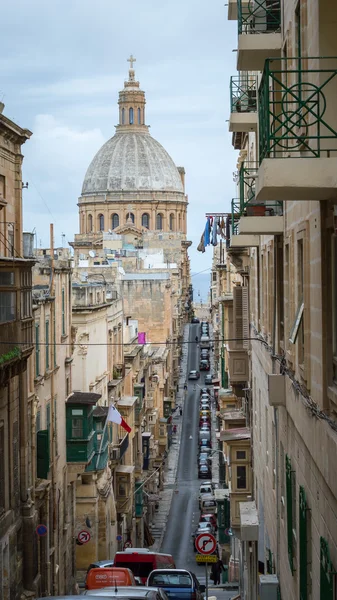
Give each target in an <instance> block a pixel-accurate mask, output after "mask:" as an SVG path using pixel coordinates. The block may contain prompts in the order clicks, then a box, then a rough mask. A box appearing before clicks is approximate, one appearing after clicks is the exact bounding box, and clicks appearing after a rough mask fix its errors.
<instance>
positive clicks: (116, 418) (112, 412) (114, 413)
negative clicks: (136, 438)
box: [107, 404, 131, 433]
mask: <svg viewBox="0 0 337 600" xmlns="http://www.w3.org/2000/svg"><path fill="white" fill-rule="evenodd" d="M109 421H110V423H117V425H121V427H123V429H125V431H127V432H128V433H130V431H131V427H129V425H128V424H127V422H126V421H124V419H123V417H122V415H121V414H120V413H119V412H118V410H117V408H115V407H114V406H112V404H110V406H109V412H108V416H107V423H109Z"/></svg>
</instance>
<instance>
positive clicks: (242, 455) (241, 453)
mask: <svg viewBox="0 0 337 600" xmlns="http://www.w3.org/2000/svg"><path fill="white" fill-rule="evenodd" d="M236 459H237V460H246V450H237V452H236Z"/></svg>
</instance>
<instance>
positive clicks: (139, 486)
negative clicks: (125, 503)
mask: <svg viewBox="0 0 337 600" xmlns="http://www.w3.org/2000/svg"><path fill="white" fill-rule="evenodd" d="M135 488H136V493H135V514H136V517H142V516H143V482H142V481H136V483H135Z"/></svg>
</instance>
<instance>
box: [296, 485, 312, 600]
mask: <svg viewBox="0 0 337 600" xmlns="http://www.w3.org/2000/svg"><path fill="white" fill-rule="evenodd" d="M299 536H300V539H299V549H300V556H299V566H300V600H307V599H308V598H309V595H310V592H311V589H309V586H310V583H309V582H310V579H311V578H310V570H311V561H312V556H311V542H312V540H311V517H310V509H309V507H308V504H307V499H306V494H305V490H304V487H303V486H300V493H299ZM310 587H311V586H310Z"/></svg>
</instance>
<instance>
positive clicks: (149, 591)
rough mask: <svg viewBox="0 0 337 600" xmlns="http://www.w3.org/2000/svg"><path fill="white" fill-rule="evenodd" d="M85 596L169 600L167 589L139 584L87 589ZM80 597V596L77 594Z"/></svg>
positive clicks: (126, 599) (134, 599) (132, 599)
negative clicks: (135, 585)
mask: <svg viewBox="0 0 337 600" xmlns="http://www.w3.org/2000/svg"><path fill="white" fill-rule="evenodd" d="M84 595H85V596H95V598H97V599H98V598H116V600H117V598H125V600H168V596H167V594H166V592H165V590H162V589H161V588H159V587H152V586H151V587H149V586H143V585H142V586H139V587H132V588H131V587H124V588H121V587H115V586H114V587H111V586H110V587H105V588H101V589H100V590H86V591H85V592H84ZM76 598H77V599H78V596H76Z"/></svg>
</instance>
